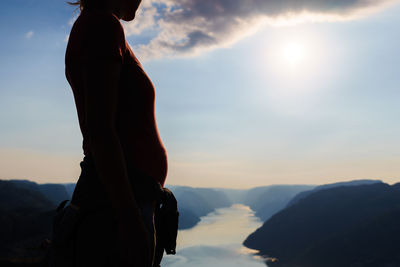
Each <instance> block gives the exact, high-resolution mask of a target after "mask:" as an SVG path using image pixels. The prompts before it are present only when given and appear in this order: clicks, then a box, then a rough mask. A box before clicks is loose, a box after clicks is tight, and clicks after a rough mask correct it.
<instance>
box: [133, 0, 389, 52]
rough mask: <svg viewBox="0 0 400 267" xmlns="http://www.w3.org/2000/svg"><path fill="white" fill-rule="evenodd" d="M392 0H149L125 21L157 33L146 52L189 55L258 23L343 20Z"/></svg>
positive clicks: (228, 41) (142, 48) (236, 37)
mask: <svg viewBox="0 0 400 267" xmlns="http://www.w3.org/2000/svg"><path fill="white" fill-rule="evenodd" d="M391 2H394V0H379V1H378V0H174V1H173V0H152V1H149V2H147V4H145V6H143V7H142V9H141V13H140V14H139V16H138V21H137V22H134V23H133V24H131V25H127V33H128V35H129V34H130V33H134V34H139V33H140V31H145V30H153V31H157V32H158V34H156V36H155V37H154V38H153V39H152V40H151V41H150V42H149V43H148V44H146V45H142V46H140V47H139V51H140V53H142V54H143V56H145V57H158V56H163V55H174V54H175V55H176V54H193V53H196V52H199V51H202V50H205V49H210V48H215V47H221V46H225V45H229V44H231V43H233V42H235V41H236V40H239V39H241V38H242V37H243V36H245V35H246V34H248V33H249V32H251V31H252V30H254V28H255V27H257V26H259V25H260V24H262V23H270V24H279V23H284V22H287V21H292V22H293V21H296V22H302V21H335V20H346V19H352V18H356V17H359V16H361V15H365V14H367V13H369V12H373V11H376V10H378V9H379V8H381V7H383V6H385V5H387V4H390V3H391ZM150 16H151V18H150ZM138 29H140V31H138Z"/></svg>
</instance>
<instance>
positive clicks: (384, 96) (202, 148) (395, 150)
mask: <svg viewBox="0 0 400 267" xmlns="http://www.w3.org/2000/svg"><path fill="white" fill-rule="evenodd" d="M74 9H75V8H74V7H71V6H69V5H67V4H66V3H65V1H55V0H42V1H36V0H2V1H1V3H0V34H1V36H2V37H1V42H0V179H29V180H33V181H36V182H38V183H60V182H62V183H64V182H76V181H77V179H78V177H79V174H80V166H79V162H80V161H81V160H82V158H83V154H82V148H81V141H82V140H81V139H82V137H81V133H80V130H79V125H78V120H77V114H76V110H75V104H74V100H73V95H72V91H71V88H70V87H69V85H68V83H67V81H66V79H65V75H64V55H65V48H66V45H67V41H68V34H69V32H70V29H71V27H72V24H73V22H74V20H75V19H76V17H77V16H78V15H79V12H78V11H77V10H74ZM399 14H400V1H390V0H381V1H371V0H341V1H337V0H320V1H315V0H281V1H274V0H175V1H172V0H143V3H142V6H141V7H140V9H139V11H138V14H137V18H136V19H135V20H134V21H133V22H129V23H123V25H124V28H125V34H126V38H127V41H128V43H129V44H130V46H131V47H132V49H133V51H134V52H135V53H136V55H137V56H138V58H139V60H140V61H141V62H142V63H143V66H144V69H145V71H146V72H147V74H148V75H149V76H150V78H151V79H152V81H153V83H154V85H155V87H156V117H157V123H158V128H159V131H160V135H161V138H162V140H163V142H164V145H165V147H166V149H167V153H168V160H169V170H168V177H167V184H173V185H188V186H195V187H227V188H250V187H254V186H261V185H271V184H325V183H333V182H338V181H348V180H354V179H380V180H383V181H384V182H387V183H390V184H393V183H396V182H399V181H400V179H399V176H400V141H399V139H398V136H400V126H399V123H398V118H399V117H400V109H399V108H398V102H399V99H400V90H399V84H400V75H399V74H400V73H399V72H400V71H399V70H400V55H399V53H398V48H399V47H400V36H399V35H398V29H399V27H400V15H399Z"/></svg>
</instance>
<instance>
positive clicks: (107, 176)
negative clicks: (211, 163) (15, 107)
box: [65, 0, 167, 267]
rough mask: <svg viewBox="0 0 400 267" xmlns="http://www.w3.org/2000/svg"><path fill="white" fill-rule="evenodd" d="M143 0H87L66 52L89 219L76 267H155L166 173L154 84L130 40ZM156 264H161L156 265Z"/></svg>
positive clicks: (80, 195) (80, 188)
mask: <svg viewBox="0 0 400 267" xmlns="http://www.w3.org/2000/svg"><path fill="white" fill-rule="evenodd" d="M140 2H141V0H81V1H80V2H77V3H74V4H77V5H80V8H81V14H80V16H79V17H78V18H77V20H76V21H75V23H74V25H73V27H72V30H71V34H70V36H69V42H68V47H67V51H66V57H65V63H66V69H65V71H66V77H67V79H68V82H69V84H70V85H71V88H72V90H73V93H74V98H75V104H76V108H77V112H78V118H79V124H80V128H81V131H82V135H83V152H84V159H83V161H82V162H81V168H82V172H81V175H80V177H79V180H78V183H77V186H76V188H75V191H74V194H73V198H72V201H71V203H72V204H71V206H72V207H74V208H76V209H77V210H78V209H79V210H80V211H82V213H83V214H88V215H87V216H86V217H84V219H83V220H82V221H81V223H80V224H79V227H78V234H77V237H76V239H77V240H76V242H75V243H76V246H77V247H76V249H75V253H76V257H75V259H76V266H124V267H125V266H136V267H141V266H143V267H148V266H153V263H152V261H154V243H155V242H156V241H155V238H154V235H155V233H154V208H155V203H156V202H155V201H156V198H157V194H158V190H159V189H160V188H161V187H162V186H163V185H164V182H165V179H166V174H167V157H166V152H165V149H164V146H163V144H162V142H161V140H160V137H159V134H158V130H157V126H156V121H155V115H154V100H155V91H154V87H153V84H152V82H151V81H150V79H149V77H148V76H147V75H146V73H145V72H144V70H143V68H142V66H141V64H140V63H139V61H138V60H137V58H136V57H135V55H134V54H133V52H132V50H131V48H130V47H129V45H128V44H127V42H126V40H125V35H124V31H123V28H122V25H121V23H120V19H122V20H125V21H131V20H133V19H134V18H135V13H136V10H137V9H138V7H139V5H140ZM154 266H158V263H154Z"/></svg>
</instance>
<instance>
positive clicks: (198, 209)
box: [171, 186, 232, 229]
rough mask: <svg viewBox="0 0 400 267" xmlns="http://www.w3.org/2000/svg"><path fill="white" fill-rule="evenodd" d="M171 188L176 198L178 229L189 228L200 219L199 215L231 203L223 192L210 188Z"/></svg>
mask: <svg viewBox="0 0 400 267" xmlns="http://www.w3.org/2000/svg"><path fill="white" fill-rule="evenodd" d="M171 190H172V192H173V193H174V194H175V197H176V199H177V200H178V209H179V212H180V216H179V229H188V228H191V227H193V226H195V225H196V224H197V223H198V222H199V221H200V217H201V216H205V215H207V214H208V213H210V212H213V211H215V209H217V208H222V207H229V206H231V205H232V202H231V201H230V200H229V199H228V197H227V196H226V195H225V194H224V193H223V192H220V191H217V190H215V189H211V188H192V187H187V186H174V187H171Z"/></svg>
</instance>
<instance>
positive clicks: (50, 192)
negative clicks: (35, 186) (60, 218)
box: [39, 184, 71, 206]
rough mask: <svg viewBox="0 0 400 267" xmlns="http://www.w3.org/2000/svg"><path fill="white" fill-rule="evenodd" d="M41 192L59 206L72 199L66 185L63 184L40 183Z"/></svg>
mask: <svg viewBox="0 0 400 267" xmlns="http://www.w3.org/2000/svg"><path fill="white" fill-rule="evenodd" d="M39 189H40V192H41V193H42V194H43V195H44V196H45V197H46V198H48V199H49V200H51V201H52V202H53V203H54V204H55V205H57V206H58V204H60V203H61V202H62V201H64V200H70V199H71V197H70V195H69V194H68V193H67V190H66V187H65V186H64V185H62V184H39Z"/></svg>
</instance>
